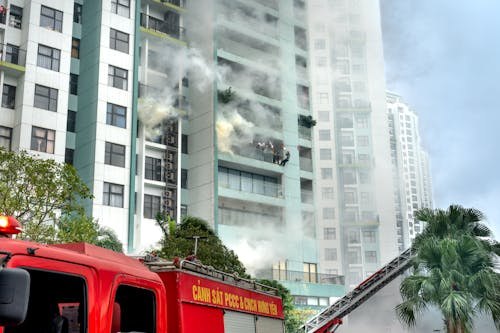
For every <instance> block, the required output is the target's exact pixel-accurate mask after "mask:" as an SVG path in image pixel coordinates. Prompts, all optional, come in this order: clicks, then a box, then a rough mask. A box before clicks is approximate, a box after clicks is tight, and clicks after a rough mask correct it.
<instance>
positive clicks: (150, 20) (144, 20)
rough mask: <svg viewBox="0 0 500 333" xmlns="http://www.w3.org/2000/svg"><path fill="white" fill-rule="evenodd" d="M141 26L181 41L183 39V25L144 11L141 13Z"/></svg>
mask: <svg viewBox="0 0 500 333" xmlns="http://www.w3.org/2000/svg"><path fill="white" fill-rule="evenodd" d="M141 27H144V28H146V29H150V30H153V31H156V32H161V33H164V34H167V35H169V36H172V37H174V38H177V39H179V40H182V41H184V40H185V29H184V28H183V27H181V26H178V25H174V24H170V23H168V22H166V21H162V20H160V19H158V18H156V17H153V16H149V15H146V14H144V13H141Z"/></svg>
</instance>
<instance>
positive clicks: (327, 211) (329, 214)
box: [323, 207, 335, 220]
mask: <svg viewBox="0 0 500 333" xmlns="http://www.w3.org/2000/svg"><path fill="white" fill-rule="evenodd" d="M334 218H335V208H332V207H323V219H325V220H333V219H334Z"/></svg>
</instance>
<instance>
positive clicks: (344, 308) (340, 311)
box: [299, 248, 414, 333]
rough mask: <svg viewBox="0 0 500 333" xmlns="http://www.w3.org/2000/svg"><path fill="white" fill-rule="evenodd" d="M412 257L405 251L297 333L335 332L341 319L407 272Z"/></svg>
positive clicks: (310, 320) (410, 253)
mask: <svg viewBox="0 0 500 333" xmlns="http://www.w3.org/2000/svg"><path fill="white" fill-rule="evenodd" d="M413 256H414V251H413V250H412V249H411V248H409V249H407V250H406V251H404V252H403V253H401V254H400V255H399V256H398V257H396V258H394V259H393V260H392V261H391V262H389V263H388V264H387V265H385V266H384V267H382V268H381V269H379V270H378V271H377V272H375V273H374V274H372V275H371V276H370V277H369V278H367V279H366V280H364V281H363V282H361V283H360V284H359V285H358V286H357V287H356V288H354V289H353V290H352V291H351V292H349V293H348V294H346V295H345V296H344V297H342V298H340V299H338V300H337V301H336V302H335V303H333V304H332V305H330V306H329V307H328V308H326V309H324V310H323V311H321V312H320V313H318V314H317V315H315V316H314V317H313V318H311V319H309V320H308V321H307V322H306V323H305V324H304V325H303V326H301V328H300V331H299V332H305V333H313V332H319V333H325V332H335V330H336V329H337V328H338V327H339V326H340V325H341V324H342V318H343V317H344V316H346V315H347V314H349V313H350V312H352V311H353V310H354V309H356V308H357V307H358V306H360V305H361V304H363V303H364V302H365V301H366V300H367V299H368V298H370V297H371V296H372V295H373V294H375V293H376V292H377V291H379V290H380V289H382V288H383V287H384V286H385V285H387V284H388V283H389V282H391V281H392V280H394V279H395V278H396V277H397V276H399V275H400V274H402V273H403V272H404V271H405V270H407V269H408V268H409V267H410V264H411V259H412V258H413Z"/></svg>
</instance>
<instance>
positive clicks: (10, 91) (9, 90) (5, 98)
mask: <svg viewBox="0 0 500 333" xmlns="http://www.w3.org/2000/svg"><path fill="white" fill-rule="evenodd" d="M2 107H4V108H8V109H14V108H15V107H16V87H15V86H11V85H8V84H4V85H3V91H2Z"/></svg>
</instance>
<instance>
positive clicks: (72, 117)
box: [66, 110, 76, 133]
mask: <svg viewBox="0 0 500 333" xmlns="http://www.w3.org/2000/svg"><path fill="white" fill-rule="evenodd" d="M75 125H76V112H75V111H71V110H68V119H67V121H66V131H68V132H72V133H74V132H75Z"/></svg>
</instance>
